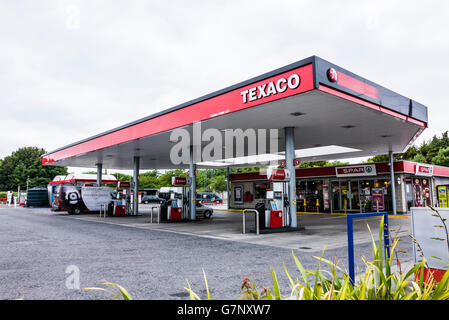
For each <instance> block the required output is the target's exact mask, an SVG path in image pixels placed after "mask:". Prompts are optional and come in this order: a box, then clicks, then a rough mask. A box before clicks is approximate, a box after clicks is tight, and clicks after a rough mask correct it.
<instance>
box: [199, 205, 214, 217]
mask: <svg viewBox="0 0 449 320" xmlns="http://www.w3.org/2000/svg"><path fill="white" fill-rule="evenodd" d="M195 211H196V215H197V216H200V217H203V218H206V219H209V218H210V217H212V214H213V213H214V210H213V209H212V208H210V207H208V206H205V205H202V204H201V203H199V202H198V201H197V202H196V210H195Z"/></svg>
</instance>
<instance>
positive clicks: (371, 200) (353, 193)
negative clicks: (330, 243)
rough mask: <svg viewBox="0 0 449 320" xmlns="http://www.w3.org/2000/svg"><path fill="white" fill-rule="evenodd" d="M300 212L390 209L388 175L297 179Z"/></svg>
mask: <svg viewBox="0 0 449 320" xmlns="http://www.w3.org/2000/svg"><path fill="white" fill-rule="evenodd" d="M296 194H297V198H298V201H297V209H298V211H299V212H354V213H355V212H373V211H376V210H377V207H376V206H378V208H379V210H386V211H390V210H391V207H392V204H391V182H390V181H389V179H388V178H387V177H376V178H371V179H369V178H363V179H332V178H331V179H330V180H329V179H328V178H325V179H298V180H297V182H296Z"/></svg>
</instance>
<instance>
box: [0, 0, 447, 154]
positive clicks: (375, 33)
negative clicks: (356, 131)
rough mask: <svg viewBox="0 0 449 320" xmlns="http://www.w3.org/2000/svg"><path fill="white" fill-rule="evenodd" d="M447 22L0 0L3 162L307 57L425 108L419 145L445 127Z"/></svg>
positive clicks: (360, 8)
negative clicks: (426, 121) (426, 118)
mask: <svg viewBox="0 0 449 320" xmlns="http://www.w3.org/2000/svg"><path fill="white" fill-rule="evenodd" d="M342 3H344V5H343V4H342ZM448 21H449V1H443V0H442V1H429V0H428V1H410V0H409V1H392V0H388V1H360V0H359V1H316V0H315V1H300V0H296V1H261V0H258V1H242V0H239V1H211V0H208V1H194V0H191V1H130V0H128V1H92V0H89V1H87V0H86V1H81V0H79V1H74V0H67V1H65V0H54V1H44V0H40V1H21V0H17V1H11V0H0V103H1V116H0V119H1V120H0V130H1V131H0V132H1V136H2V143H1V144H0V158H3V157H5V156H7V155H9V154H11V152H12V151H14V150H16V149H18V148H19V147H23V146H38V147H43V148H44V149H46V150H47V151H52V150H54V149H56V148H59V147H61V146H65V145H67V144H69V143H72V142H75V141H78V140H81V139H84V138H87V137H89V136H92V135H94V134H97V133H99V132H102V131H105V130H108V129H111V128H114V127H117V126H119V125H122V124H125V123H127V122H130V121H134V120H136V119H139V118H142V117H145V116H148V115H150V114H153V113H155V112H158V111H161V110H164V109H167V108H169V107H172V106H175V105H178V104H180V103H183V102H186V101H188V100H191V99H193V98H197V97H199V96H202V95H204V94H207V93H210V92H212V91H216V90H218V89H222V88H224V87H227V86H229V85H232V84H235V83H237V82H240V81H243V80H246V79H249V78H251V77H253V76H257V75H259V74H262V73H264V72H268V71H271V70H273V69H275V68H278V67H282V66H284V65H287V64H289V63H292V62H295V61H298V60H301V59H303V58H306V57H309V56H311V55H318V56H320V57H321V58H324V59H326V60H329V61H331V62H333V63H336V64H337V65H339V66H341V67H343V68H346V69H349V70H350V71H352V72H354V73H356V74H358V75H360V76H362V77H366V78H368V79H370V80H372V81H374V82H376V83H378V84H380V85H382V86H385V87H387V88H389V89H391V90H393V91H395V92H398V93H400V94H403V95H405V96H407V97H410V98H412V99H414V100H416V101H418V102H420V103H422V104H424V105H426V106H428V108H429V109H428V110H429V129H427V130H426V131H425V133H423V135H422V136H421V138H420V139H419V140H418V143H419V142H421V141H422V140H423V139H429V138H431V137H432V136H433V135H435V134H441V133H442V132H443V131H445V130H448V125H447V123H448V122H449V114H448V112H447V111H446V110H447V108H448V106H449V104H448V102H447V97H446V96H447V95H448V93H447V91H448V90H447V86H448V80H447V78H448V77H449V63H448V58H449V23H448Z"/></svg>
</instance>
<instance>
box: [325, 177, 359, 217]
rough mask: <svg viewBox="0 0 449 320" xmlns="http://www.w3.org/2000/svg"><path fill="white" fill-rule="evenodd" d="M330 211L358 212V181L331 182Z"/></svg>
mask: <svg viewBox="0 0 449 320" xmlns="http://www.w3.org/2000/svg"><path fill="white" fill-rule="evenodd" d="M331 186H332V210H333V211H340V212H346V211H360V194H359V181H358V180H346V181H332V182H331Z"/></svg>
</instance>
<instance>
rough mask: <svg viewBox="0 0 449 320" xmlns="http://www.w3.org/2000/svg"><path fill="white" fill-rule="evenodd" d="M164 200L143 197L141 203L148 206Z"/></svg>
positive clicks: (155, 197) (154, 197)
mask: <svg viewBox="0 0 449 320" xmlns="http://www.w3.org/2000/svg"><path fill="white" fill-rule="evenodd" d="M164 201H165V200H164V199H162V198H159V197H157V196H143V198H142V203H145V204H148V203H158V204H161V203H163V202H164Z"/></svg>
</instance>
